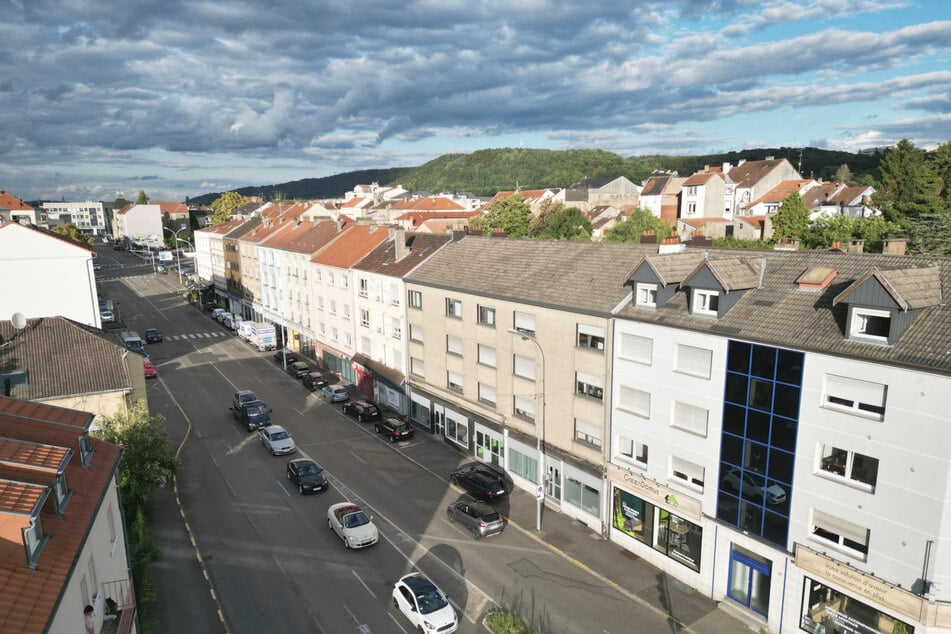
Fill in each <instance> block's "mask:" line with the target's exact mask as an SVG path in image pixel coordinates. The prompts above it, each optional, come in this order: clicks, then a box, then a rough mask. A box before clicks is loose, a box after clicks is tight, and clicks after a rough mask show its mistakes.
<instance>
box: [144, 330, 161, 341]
mask: <svg viewBox="0 0 951 634" xmlns="http://www.w3.org/2000/svg"><path fill="white" fill-rule="evenodd" d="M162 341H163V339H162V332H161V331H160V330H159V329H158V328H146V330H145V343H161V342H162Z"/></svg>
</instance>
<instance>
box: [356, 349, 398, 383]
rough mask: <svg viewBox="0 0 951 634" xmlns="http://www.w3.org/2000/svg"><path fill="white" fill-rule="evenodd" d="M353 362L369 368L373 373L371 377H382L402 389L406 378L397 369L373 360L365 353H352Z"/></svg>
mask: <svg viewBox="0 0 951 634" xmlns="http://www.w3.org/2000/svg"><path fill="white" fill-rule="evenodd" d="M353 362H354V363H356V364H357V365H361V366H363V367H364V368H366V369H367V370H369V371H370V373H371V374H373V378H380V379H383V380H384V381H386V382H387V383H390V384H391V385H392V386H393V387H394V388H396V389H402V385H403V382H404V381H405V380H406V377H405V376H404V375H403V373H402V372H400V371H399V370H394V369H393V368H390V367H388V366H385V365H383V364H382V363H379V362H378V361H374V360H372V359H370V358H369V357H368V356H367V355H365V354H355V355H353Z"/></svg>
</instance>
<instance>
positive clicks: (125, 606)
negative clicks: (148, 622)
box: [102, 579, 136, 634]
mask: <svg viewBox="0 0 951 634" xmlns="http://www.w3.org/2000/svg"><path fill="white" fill-rule="evenodd" d="M102 595H103V596H104V597H105V598H106V614H105V616H104V617H103V622H102V634H113V633H115V634H129V633H130V632H132V629H133V627H134V626H135V611H136V605H135V588H134V587H133V586H132V579H119V580H118V581H109V582H106V583H104V584H102ZM113 602H114V604H113Z"/></svg>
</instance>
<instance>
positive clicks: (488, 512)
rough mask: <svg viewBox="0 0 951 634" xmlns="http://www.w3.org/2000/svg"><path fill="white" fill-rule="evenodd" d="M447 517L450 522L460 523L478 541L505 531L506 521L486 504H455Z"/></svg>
mask: <svg viewBox="0 0 951 634" xmlns="http://www.w3.org/2000/svg"><path fill="white" fill-rule="evenodd" d="M446 516H447V518H448V519H449V521H450V522H459V524H460V525H462V526H464V527H466V528H467V529H469V532H470V533H472V536H473V537H475V538H476V539H482V538H483V537H489V536H490V535H498V534H499V533H501V532H502V531H503V530H504V529H505V519H504V518H503V517H502V515H501V514H500V513H499V512H498V511H496V510H495V509H494V508H492V507H491V506H489V505H488V504H486V503H485V502H469V501H466V500H460V501H459V502H453V503H452V504H450V505H449V508H447V509H446Z"/></svg>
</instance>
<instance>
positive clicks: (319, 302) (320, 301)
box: [317, 295, 324, 310]
mask: <svg viewBox="0 0 951 634" xmlns="http://www.w3.org/2000/svg"><path fill="white" fill-rule="evenodd" d="M323 309H324V297H323V295H321V296H319V297H317V310H323Z"/></svg>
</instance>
